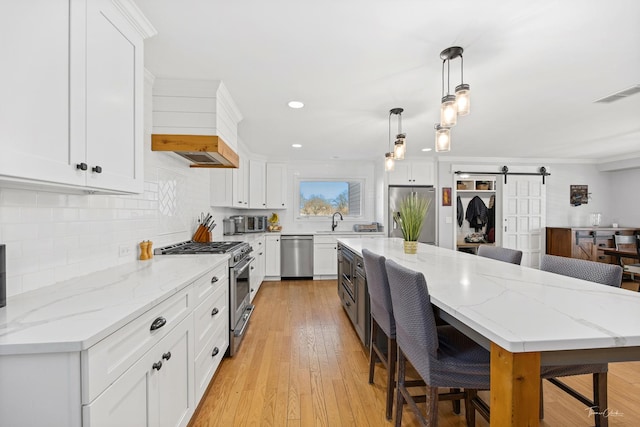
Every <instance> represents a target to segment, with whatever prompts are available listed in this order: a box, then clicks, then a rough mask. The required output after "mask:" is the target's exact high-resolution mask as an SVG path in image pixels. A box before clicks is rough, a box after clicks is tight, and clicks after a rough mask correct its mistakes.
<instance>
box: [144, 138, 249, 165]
mask: <svg viewBox="0 0 640 427" xmlns="http://www.w3.org/2000/svg"><path fill="white" fill-rule="evenodd" d="M151 150H152V151H172V152H174V153H176V154H178V155H179V156H182V157H184V158H185V159H187V160H189V161H191V162H192V164H191V165H190V167H192V168H237V167H238V165H239V158H238V154H237V153H236V152H235V151H233V149H231V147H229V146H228V145H227V144H226V143H225V142H224V141H223V140H222V138H220V137H219V136H216V135H157V134H154V135H151Z"/></svg>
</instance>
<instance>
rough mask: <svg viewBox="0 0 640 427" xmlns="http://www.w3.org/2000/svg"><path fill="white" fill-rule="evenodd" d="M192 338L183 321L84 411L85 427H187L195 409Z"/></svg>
mask: <svg viewBox="0 0 640 427" xmlns="http://www.w3.org/2000/svg"><path fill="white" fill-rule="evenodd" d="M192 334H193V319H192V317H187V318H185V319H184V320H183V321H182V322H180V324H178V325H177V326H176V327H175V328H174V329H173V330H171V331H170V332H169V333H168V334H167V335H166V336H165V337H164V338H163V339H162V340H160V342H158V343H157V344H156V345H155V346H153V348H152V349H151V350H149V351H148V352H147V353H145V355H144V356H143V357H141V358H140V359H139V360H138V361H137V362H136V363H135V364H134V365H133V366H132V367H131V368H129V370H127V372H125V373H124V374H123V375H121V376H120V378H118V380H116V382H114V383H113V384H112V385H110V386H109V387H108V388H107V389H106V390H105V391H104V392H103V393H102V394H101V395H100V396H98V397H97V398H96V399H95V400H94V401H93V402H92V403H90V404H89V405H85V406H84V407H83V411H82V412H83V414H82V418H83V425H84V426H91V427H102V426H104V427H110V426H127V425H130V426H161V427H178V426H186V425H187V423H188V422H189V419H190V418H191V415H192V414H193V411H194V409H195V398H194V387H193V384H194V379H193V378H194V377H193V371H194V370H193V361H194V357H193V350H192V349H193V343H192V340H193V337H192Z"/></svg>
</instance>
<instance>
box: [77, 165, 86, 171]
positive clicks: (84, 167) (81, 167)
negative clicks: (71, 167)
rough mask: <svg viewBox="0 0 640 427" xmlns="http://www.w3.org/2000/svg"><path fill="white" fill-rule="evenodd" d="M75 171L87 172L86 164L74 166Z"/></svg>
mask: <svg viewBox="0 0 640 427" xmlns="http://www.w3.org/2000/svg"><path fill="white" fill-rule="evenodd" d="M76 169H80V170H81V171H86V170H87V164H86V163H78V164H77V165H76Z"/></svg>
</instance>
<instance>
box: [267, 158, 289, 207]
mask: <svg viewBox="0 0 640 427" xmlns="http://www.w3.org/2000/svg"><path fill="white" fill-rule="evenodd" d="M266 187H267V188H266V198H267V208H268V209H285V208H286V207H287V165H286V164H284V163H267V184H266Z"/></svg>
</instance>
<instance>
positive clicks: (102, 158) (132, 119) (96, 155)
mask: <svg viewBox="0 0 640 427" xmlns="http://www.w3.org/2000/svg"><path fill="white" fill-rule="evenodd" d="M86 28H87V30H86V31H87V41H86V43H87V53H86V73H87V74H86V141H87V160H86V163H87V165H88V170H87V185H88V186H90V187H98V188H107V189H112V190H120V191H128V192H138V193H141V192H142V190H143V183H144V178H143V172H142V136H143V121H142V116H143V115H142V112H143V109H142V107H143V104H142V103H143V88H144V81H143V78H144V77H143V76H144V69H143V40H142V37H141V36H140V35H139V33H138V32H137V31H136V30H135V29H133V27H132V26H131V25H130V24H129V23H128V22H127V21H126V19H125V18H124V17H123V16H122V14H121V13H120V12H119V11H118V10H117V9H116V8H115V5H114V3H113V2H112V1H111V0H96V1H89V2H87V26H86Z"/></svg>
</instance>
